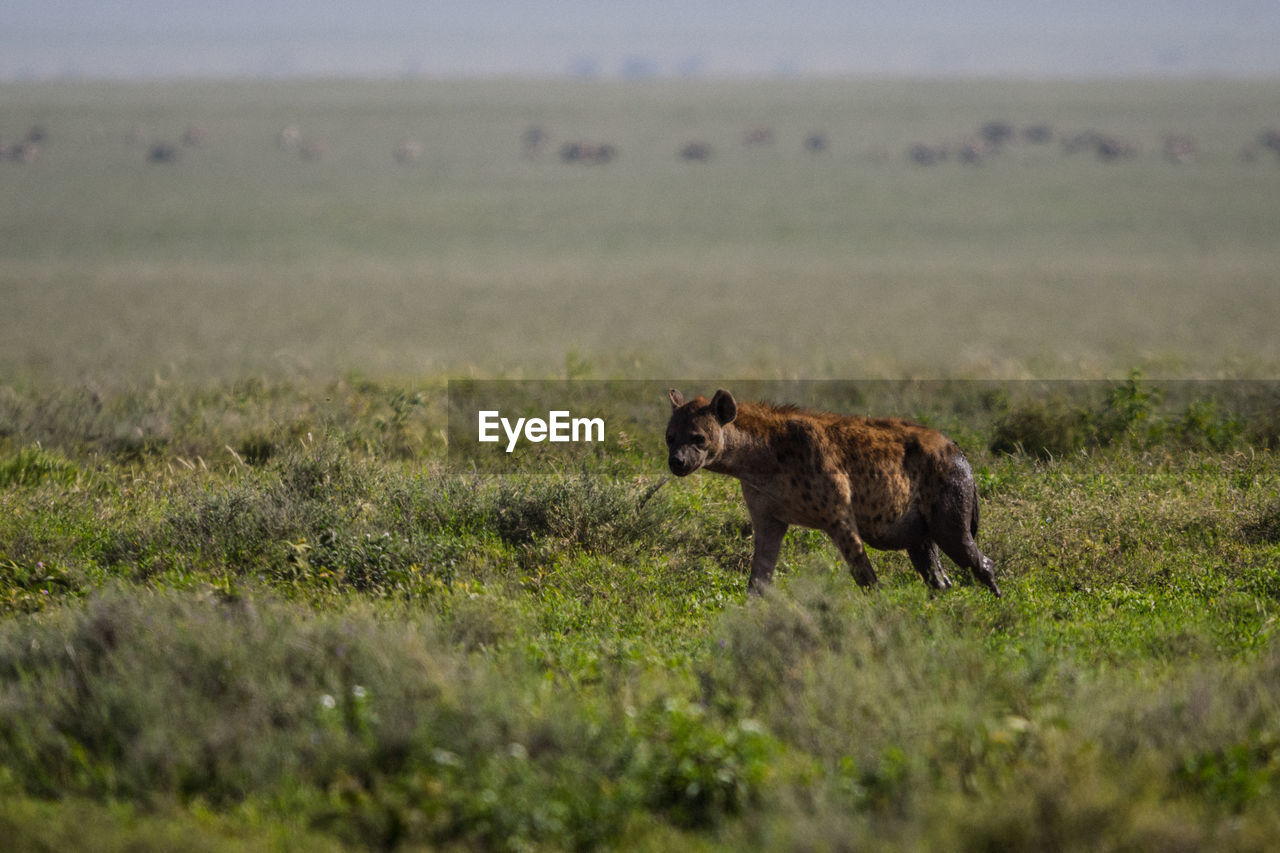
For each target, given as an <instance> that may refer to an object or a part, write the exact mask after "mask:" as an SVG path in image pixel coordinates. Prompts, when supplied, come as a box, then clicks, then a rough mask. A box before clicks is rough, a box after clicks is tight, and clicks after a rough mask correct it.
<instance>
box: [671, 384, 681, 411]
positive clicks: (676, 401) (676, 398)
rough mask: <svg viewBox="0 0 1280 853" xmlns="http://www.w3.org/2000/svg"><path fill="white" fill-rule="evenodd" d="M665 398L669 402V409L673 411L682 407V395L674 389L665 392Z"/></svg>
mask: <svg viewBox="0 0 1280 853" xmlns="http://www.w3.org/2000/svg"><path fill="white" fill-rule="evenodd" d="M667 397H668V398H669V399H670V400H671V408H672V409H673V410H674V409H678V408H680V407H681V406H683V405H684V395H683V394H681V393H680V392H679V391H677V390H676V389H674V388H672V389H671V390H670V391H668V392H667Z"/></svg>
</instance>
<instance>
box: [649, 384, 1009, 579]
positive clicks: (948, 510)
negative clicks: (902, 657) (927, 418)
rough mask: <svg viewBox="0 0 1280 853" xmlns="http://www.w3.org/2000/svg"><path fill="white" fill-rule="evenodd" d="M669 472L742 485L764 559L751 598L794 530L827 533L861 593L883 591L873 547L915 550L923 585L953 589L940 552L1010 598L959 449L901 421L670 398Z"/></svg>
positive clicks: (723, 397)
mask: <svg viewBox="0 0 1280 853" xmlns="http://www.w3.org/2000/svg"><path fill="white" fill-rule="evenodd" d="M669 396H670V398H671V420H670V421H669V422H668V424H667V452H668V458H667V464H668V465H669V466H670V468H671V472H672V473H673V474H675V475H676V476H677V477H684V476H687V475H689V474H692V473H693V472H694V471H696V470H698V469H699V468H706V469H707V470H708V471H715V472H716V473H718V474H728V475H730V476H732V477H737V478H738V479H739V480H741V481H742V495H743V497H744V498H746V501H747V510H748V511H749V512H750V514H751V526H752V529H753V534H754V539H755V554H754V555H753V556H752V558H751V581H750V583H749V584H748V589H749V590H750V591H752V592H757V593H758V592H760V591H761V590H762V589H763V587H764V586H765V585H766V584H768V583H769V581H770V580H771V579H772V577H773V568H774V566H775V565H777V562H778V550H779V549H780V548H781V546H782V537H783V534H785V533H786V532H787V527H788V526H789V525H792V524H798V525H801V526H802V527H812V528H815V529H817V530H821V531H823V532H825V533H826V534H827V535H828V536H830V537H831V538H832V540H834V541H835V543H836V546H837V547H839V549H840V553H841V555H843V556H844V558H845V561H846V562H848V564H849V570H850V571H851V572H852V574H853V578H854V580H856V581H857V582H858V583H859V584H861V585H863V586H870V585H872V584H874V583H875V582H876V573H875V569H873V568H872V567H871V561H870V560H869V559H868V558H867V552H866V549H865V548H864V547H863V546H864V545H870V546H871V547H873V548H879V549H882V550H899V549H905V550H906V552H907V555H908V556H909V557H910V558H911V565H912V566H914V567H915V569H916V571H917V572H919V573H920V576H921V577H922V578H924V582H925V583H926V584H928V585H929V586H931V587H934V588H936V589H946V588H947V587H949V586H951V580H950V579H949V578H948V577H947V575H946V573H945V572H943V570H942V565H941V563H940V562H939V560H938V549H939V548H941V549H942V550H943V552H944V553H946V555H947V556H948V557H950V558H951V559H952V560H953V561H955V563H956V564H957V565H959V566H962V567H965V568H968V569H969V570H970V571H971V572H973V575H974V577H975V578H977V579H978V580H979V581H981V582H982V583H983V584H984V585H985V586H986V587H987V588H988V589H989V590H991V591H992V592H993V593H995V594H996V595H1000V588H999V587H998V586H996V579H995V574H994V573H993V571H992V570H993V568H994V564H993V563H992V561H991V559H990V558H988V557H986V556H985V555H983V553H982V552H981V551H979V550H978V546H977V543H975V542H974V539H973V537H974V536H976V535H977V533H978V491H977V487H976V486H975V485H974V481H973V469H972V468H970V467H969V461H968V460H967V459H965V457H964V454H963V453H962V452H961V451H960V448H959V447H957V446H956V444H955V442H953V441H952V440H951V439H949V438H947V437H946V436H945V435H943V434H942V433H940V432H938V431H937V430H932V429H929V428H928V427H923V426H920V425H919V424H913V423H909V422H907V421H901V420H897V419H893V418H862V417H850V416H846V415H837V414H831V413H829V412H816V411H810V410H806V409H798V408H796V407H794V406H773V405H769V404H766V403H748V402H743V403H738V402H737V401H736V400H734V398H733V395H732V394H730V393H729V392H728V391H725V390H720V391H717V392H716V393H715V395H714V396H713V397H712V398H711V399H710V400H707V398H706V397H695V398H694V399H692V400H690V401H688V402H685V399H684V396H683V395H682V394H681V393H680V392H679V391H677V390H675V389H674V388H673V389H671V391H670V395H669Z"/></svg>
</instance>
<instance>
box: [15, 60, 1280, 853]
mask: <svg viewBox="0 0 1280 853" xmlns="http://www.w3.org/2000/svg"><path fill="white" fill-rule="evenodd" d="M1278 107H1280V99H1278V97H1277V93H1276V88H1275V87H1274V86H1273V85H1271V83H1270V82H1268V81H1259V82H1228V81H1208V82H1205V81H1174V82H1165V83H1145V82H1139V81H1127V82H1105V81H1098V82H1091V83H1047V82H1044V83H1012V82H998V81H964V82H959V81H954V82H936V81H825V82H816V83H813V82H803V81H772V82H767V83H760V82H757V83H748V82H727V81H718V82H713V81H703V82H684V83H675V82H660V83H652V84H650V83H645V84H636V85H621V84H618V85H615V84H599V85H597V84H581V83H520V82H510V81H507V82H501V81H491V82H485V83H473V82H447V83H446V82H402V83H373V82H367V83H353V82H337V81H331V82H312V83H298V84H281V83H272V84H257V83H253V84H250V83H223V84H212V83H197V82H189V83H172V84H156V85H151V84H148V85H142V84H137V85H130V84H115V83H111V84H108V83H101V84H100V83H89V82H71V83H41V84H11V85H5V86H3V87H0V131H3V133H4V134H6V135H8V136H12V135H14V134H16V133H20V132H21V130H22V129H23V128H25V127H27V126H29V125H31V124H35V123H39V124H41V125H43V126H45V127H46V128H47V130H48V132H49V143H48V144H47V146H46V147H45V150H44V151H43V155H42V158H41V160H40V161H39V162H38V163H35V164H28V165H23V164H18V163H10V162H6V163H0V167H2V168H0V197H3V198H4V199H5V204H4V205H3V206H0V293H3V300H2V302H0V305H2V308H0V376H2V377H3V378H0V837H3V838H5V839H6V840H7V843H8V844H9V845H10V846H11V847H13V848H14V849H19V850H26V849H30V850H44V849H64V848H69V847H70V848H76V847H85V846H93V847H94V848H95V849H106V850H168V849H173V848H174V847H175V846H181V847H183V848H184V849H195V850H201V849H207V850H221V849H245V848H250V849H290V850H291V849H317V850H325V849H334V850H339V849H368V848H378V849H509V850H561V849H598V848H604V849H627V850H632V849H639V850H670V849H705V850H722V849H744V848H745V849H849V848H854V849H862V848H870V849H893V850H900V849H971V850H988V849H1010V850H1044V849H1088V850H1098V849H1103V850H1114V849H1239V850H1264V849H1268V848H1269V847H1271V846H1273V845H1274V839H1275V837H1276V833H1277V830H1278V829H1280V809H1278V808H1277V806H1276V797H1275V796H1274V795H1275V792H1276V790H1277V789H1278V788H1280V729H1278V728H1277V723H1276V714H1275V709H1276V707H1277V703H1278V702H1280V645H1277V643H1278V641H1277V638H1276V632H1277V625H1278V624H1280V623H1278V622H1277V619H1278V617H1280V463H1278V462H1277V459H1276V455H1275V451H1276V448H1277V447H1280V408H1278V407H1277V400H1280V397H1278V396H1277V394H1276V391H1275V386H1274V384H1271V383H1269V382H1260V383H1244V382H1235V383H1231V382H1228V383H1221V384H1205V383H1179V382H1161V381H1157V380H1158V379H1159V378H1161V377H1170V376H1172V377H1219V376H1226V377H1233V378H1234V377H1243V376H1256V377H1263V378H1269V377H1274V376H1275V374H1276V370H1277V365H1278V364H1280V356H1278V355H1277V352H1276V350H1275V344H1274V343H1272V341H1273V340H1274V339H1275V335H1274V334H1273V332H1274V330H1273V329H1272V328H1271V327H1272V325H1273V321H1272V318H1273V317H1274V316H1275V315H1276V308H1277V305H1276V304H1275V301H1276V298H1277V297H1276V293H1277V290H1276V288H1275V286H1274V285H1275V273H1274V270H1275V269H1280V256H1278V255H1280V248H1277V247H1278V246H1280V241H1277V240H1276V239H1275V238H1276V233H1275V232H1276V224H1277V223H1278V222H1280V207H1277V204H1278V202H1277V199H1280V192H1278V190H1280V186H1277V184H1278V183H1280V167H1278V166H1277V165H1276V163H1274V162H1272V161H1271V160H1270V159H1266V158H1263V159H1262V160H1259V161H1258V162H1255V163H1252V164H1248V163H1242V162H1240V161H1239V160H1238V159H1237V157H1236V153H1237V150H1238V149H1239V148H1240V147H1241V146H1243V145H1245V144H1249V143H1251V142H1252V141H1253V140H1254V138H1255V136H1256V134H1257V132H1258V131H1259V130H1261V129H1262V128H1264V127H1267V126H1269V125H1271V124H1274V121H1275V116H1276V115H1277V113H1278V109H1277V108H1278ZM992 118H1004V119H1007V120H1010V121H1014V122H1015V123H1017V124H1027V123H1032V122H1048V123H1051V124H1053V125H1054V126H1055V127H1056V128H1057V129H1058V130H1060V131H1063V132H1066V131H1073V130H1082V129H1085V128H1090V127H1095V128H1098V129H1101V130H1105V131H1110V132H1113V133H1116V134H1118V135H1121V136H1124V137H1126V138H1128V139H1132V140H1134V141H1136V142H1138V143H1140V144H1141V146H1142V147H1143V151H1142V153H1141V154H1140V155H1139V156H1138V157H1136V158H1135V159H1133V160H1130V161H1126V162H1123V163H1114V164H1104V163H1100V162H1097V161H1095V160H1093V159H1092V158H1089V157H1085V156H1081V155H1075V156H1072V157H1068V156H1066V155H1064V154H1062V152H1061V151H1060V149H1059V148H1057V147H1056V146H1050V147H1048V148H1035V147H1030V146H1019V147H1018V148H1016V149H1014V150H1013V151H1010V152H1007V153H1006V155H1003V156H1001V157H1000V158H998V159H994V160H991V161H989V162H987V163H986V164H984V165H982V166H981V167H976V168H965V167H962V166H961V165H959V164H958V163H947V164H943V165H940V166H937V167H933V168H929V169H921V168H917V167H914V166H912V165H911V164H909V163H908V162H907V160H906V158H905V148H906V146H907V145H909V144H911V143H912V142H915V141H918V140H923V141H955V140H958V139H961V138H963V137H964V136H966V135H968V134H970V133H972V132H973V131H974V130H975V129H976V128H977V127H978V126H979V125H980V124H981V123H982V122H983V121H986V120H988V119H992ZM287 122H296V123H297V124H298V125H299V126H300V127H301V128H302V130H303V132H304V134H305V135H312V136H321V137H323V138H324V141H325V143H326V145H327V146H328V150H329V156H328V157H327V158H326V159H323V160H320V161H318V162H311V163H308V162H302V161H301V160H299V159H298V158H297V157H296V156H293V155H290V154H288V153H285V152H282V151H279V150H277V148H276V147H275V143H274V137H275V134H276V132H277V131H278V130H279V129H280V128H281V127H282V126H283V125H284V124H285V123H287ZM533 122H536V123H539V124H542V125H543V126H545V127H546V128H547V129H548V130H549V131H550V132H551V133H552V135H553V139H554V140H555V141H556V142H559V141H562V140H566V139H585V140H597V139H598V140H603V141H612V142H614V143H615V144H617V145H618V146H619V148H620V150H621V152H622V153H621V157H620V158H619V160H618V161H617V162H615V163H613V164H610V165H608V166H602V167H584V168H576V167H571V166H568V165H565V164H562V163H560V162H559V161H558V160H557V159H556V158H555V156H554V146H553V149H552V150H551V151H550V152H549V153H548V154H547V155H545V156H544V157H542V158H540V159H538V160H536V161H532V162H531V161H528V160H526V159H523V158H522V157H521V156H520V151H519V136H520V133H521V132H522V131H523V130H524V128H525V126H526V125H527V124H529V123H533ZM187 123H195V124H199V125H201V126H202V127H204V128H205V129H206V131H207V132H208V142H207V143H206V144H205V145H204V146H203V147H200V148H196V149H191V150H184V151H183V153H182V157H181V159H180V161H179V162H178V163H175V164H171V165H166V166H160V165H149V164H147V163H146V162H145V148H144V147H139V146H138V145H136V144H130V143H129V142H128V137H129V136H130V134H131V132H132V128H134V127H135V126H138V127H140V128H142V132H143V135H146V136H149V137H150V138H169V139H176V137H177V135H178V134H179V133H180V131H181V129H182V128H183V126H184V125H186V124H187ZM755 125H769V126H773V127H774V128H775V130H776V131H777V132H778V134H779V141H778V143H777V144H776V145H775V146H774V147H773V148H766V149H747V148H744V147H743V146H742V145H741V144H740V138H741V134H742V131H743V130H744V129H745V128H747V127H751V126H755ZM819 129H821V130H825V131H826V133H827V134H828V137H829V139H830V140H831V143H832V148H831V150H830V151H829V152H827V153H826V154H825V155H823V156H820V157H813V156H810V155H808V154H806V153H804V152H803V150H802V148H801V145H800V142H801V140H802V139H803V136H804V135H805V134H806V133H808V132H810V131H812V130H819ZM1166 131H1176V132H1182V133H1187V134H1190V135H1192V136H1194V137H1195V138H1196V139H1197V141H1198V142H1199V144H1200V147H1201V150H1202V156H1201V158H1200V159H1199V161H1198V162H1196V163H1194V164H1191V165H1187V166H1181V167H1179V166H1173V165H1171V164H1167V163H1165V162H1164V161H1163V160H1162V159H1161V158H1160V157H1159V155H1158V145H1159V139H1160V135H1161V134H1162V133H1164V132H1166ZM405 137H416V138H418V139H420V140H422V142H423V144H424V155H423V159H422V161H421V162H419V163H418V164H417V165H416V166H414V167H410V168H401V167H397V166H396V165H395V164H393V162H392V158H391V151H392V149H393V148H394V146H395V144H396V143H397V142H398V141H399V140H400V139H402V138H405ZM694 138H700V139H705V140H707V141H708V142H709V143H711V144H712V145H713V146H714V147H715V156H714V158H713V159H712V160H711V161H710V162H707V163H702V164H693V163H686V162H683V161H681V160H680V159H679V158H678V157H677V156H676V154H675V152H676V150H677V149H678V147H679V145H680V144H682V143H683V142H685V141H687V140H689V139H694ZM1268 156H1269V155H1268ZM658 376H675V377H680V376H683V377H684V378H682V379H679V380H678V382H679V384H681V385H682V387H683V390H685V391H686V393H707V392H710V391H711V390H713V389H714V388H715V387H717V385H718V384H727V385H728V386H729V387H730V388H732V389H734V390H735V393H738V394H740V395H742V396H747V397H749V396H755V395H756V394H763V395H765V396H769V397H773V398H777V399H778V400H779V401H787V400H795V401H797V402H801V403H805V404H809V405H821V406H828V407H831V408H835V409H838V410H841V411H849V412H864V413H873V414H900V415H906V416H910V417H913V418H916V419H919V420H922V421H924V422H926V423H929V424H932V425H935V426H938V427H940V428H942V429H944V430H946V431H947V432H948V433H949V434H950V435H952V436H953V437H955V438H956V439H957V440H958V441H959V443H960V444H961V445H962V446H963V447H964V448H965V450H966V453H967V454H968V455H969V458H970V459H971V460H972V462H973V465H974V469H975V473H976V476H977V481H978V485H979V490H980V494H981V499H982V530H981V533H980V535H979V540H980V543H981V545H982V547H983V549H984V551H985V552H986V553H988V554H990V555H991V556H992V557H993V558H994V559H995V561H996V564H997V574H998V575H999V578H1000V585H1001V587H1002V589H1003V590H1004V592H1005V596H1004V597H1003V598H1000V599H996V598H994V597H993V596H991V595H990V594H989V593H987V592H986V590H984V589H982V588H981V587H980V586H977V585H975V584H974V583H973V582H972V581H971V579H969V578H967V577H965V576H963V574H962V573H960V572H958V571H952V572H951V573H952V576H953V578H954V579H955V580H956V582H957V583H956V586H955V587H954V588H953V589H952V590H950V591H948V592H946V593H943V594H936V593H931V592H930V591H929V590H927V589H926V588H925V587H924V586H923V585H922V584H921V583H920V580H919V578H918V576H916V574H915V573H914V571H912V569H911V568H910V566H909V563H908V561H907V560H906V558H905V556H904V555H902V554H900V553H875V554H873V563H874V565H875V566H876V569H877V571H878V572H879V574H880V578H881V583H880V585H879V587H878V588H877V589H875V590H874V591H872V592H870V593H867V592H863V591H861V590H859V589H858V588H857V587H856V586H855V585H854V584H853V582H852V581H851V579H850V578H849V575H848V572H847V570H846V569H845V568H844V567H843V566H842V565H841V564H840V561H839V558H838V555H837V554H836V551H835V549H834V548H833V547H832V545H831V544H830V542H828V541H827V540H826V538H825V537H823V536H822V535H820V534H817V533H814V532H812V531H800V530H793V531H791V532H790V533H789V534H788V537H787V539H786V542H785V544H784V547H783V552H782V561H781V564H780V569H779V573H778V578H777V583H776V586H775V587H774V588H773V590H772V591H771V592H770V594H769V595H767V596H765V597H764V598H763V599H760V600H751V601H748V600H747V598H746V593H745V587H746V575H747V571H748V567H749V562H750V557H751V538H750V527H749V522H748V519H747V514H746V511H745V508H744V506H743V505H742V501H741V496H740V493H739V489H738V486H737V484H736V483H734V482H733V481H731V480H729V479H727V478H722V477H717V476H714V475H711V474H707V473H702V474H699V475H696V476H694V477H690V478H685V479H679V480H677V479H670V480H668V479H667V472H666V471H665V467H664V464H663V462H664V456H663V452H662V447H661V427H662V423H663V420H664V418H665V416H666V413H667V410H668V409H667V405H666V403H665V402H664V399H665V397H664V395H665V391H666V388H667V387H668V386H667V384H666V383H665V382H659V381H657V380H656V379H654V377H658ZM1027 376H1034V377H1037V378H1038V379H1043V378H1046V377H1054V376H1062V377H1068V378H1071V379H1080V378H1093V377H1107V378H1105V379H1104V380H1103V381H1101V382H1099V383H1092V384H1089V383H1085V384H1074V383H1053V382H1040V381H1031V382H1003V381H997V380H1000V379H1004V378H1009V377H1027ZM458 377H469V378H473V379H495V378H496V379H501V378H507V377H523V378H528V377H534V378H549V377H560V378H567V379H571V380H575V381H574V382H567V383H563V384H562V385H561V384H556V385H554V386H552V385H547V386H538V387H534V388H532V389H531V390H532V392H533V397H531V398H530V399H532V400H533V402H534V403H536V404H537V405H541V404H542V402H544V397H545V396H546V395H547V394H552V395H553V396H554V395H558V394H560V393H562V392H563V394H565V395H568V398H569V399H570V400H572V399H578V398H579V397H580V398H581V399H583V400H586V401H589V402H590V405H591V406H597V405H598V406H600V407H601V410H603V411H608V412H609V413H610V415H609V416H610V423H611V424H612V423H614V421H613V417H614V415H613V413H614V412H617V413H618V417H621V418H623V419H625V423H626V432H627V438H626V440H625V441H624V440H622V439H621V438H620V437H619V438H618V439H616V440H613V439H612V438H611V441H610V443H608V444H607V445H606V446H605V447H603V448H592V449H591V450H589V451H588V452H584V453H582V454H579V455H577V456H563V457H561V456H555V455H553V454H550V453H548V454H546V455H535V454H529V455H527V456H524V457H522V458H523V460H524V461H523V462H520V461H517V462H516V463H514V464H512V465H510V466H507V467H505V468H504V467H503V466H502V465H501V464H495V465H489V464H488V462H486V461H484V460H480V459H470V458H467V457H466V456H465V455H461V456H460V455H458V454H456V453H454V454H451V453H450V452H449V450H448V444H449V442H450V441H453V442H454V443H455V444H456V442H457V436H456V435H453V434H451V433H450V431H449V426H450V424H449V415H450V411H449V399H448V397H449V394H448V393H447V391H448V387H447V383H448V382H449V380H450V379H456V378H458ZM735 377H736V379H735ZM847 377H854V378H856V380H857V381H855V382H852V383H825V382H821V381H818V382H810V381H807V380H826V379H838V378H847ZM873 377H927V378H930V379H932V378H940V379H942V380H944V381H920V380H910V381H904V382H896V381H895V382H877V381H871V378H873ZM956 377H966V378H972V379H976V380H979V381H949V380H953V379H955V378H956ZM604 378H607V379H609V380H611V381H607V382H582V381H581V380H586V379H604ZM614 380H616V381H614ZM759 380H777V381H775V382H773V383H772V384H768V383H766V382H761V381H759ZM483 384H484V383H479V385H483ZM458 387H461V385H459V386H458ZM481 390H482V391H483V390H484V388H481ZM517 390H519V389H517ZM524 390H530V389H529V388H526V389H524ZM539 393H541V394H542V395H543V396H542V397H539V396H538V394H539ZM531 405H532V403H531ZM491 469H492V470H494V471H497V472H498V473H486V472H489V471H491Z"/></svg>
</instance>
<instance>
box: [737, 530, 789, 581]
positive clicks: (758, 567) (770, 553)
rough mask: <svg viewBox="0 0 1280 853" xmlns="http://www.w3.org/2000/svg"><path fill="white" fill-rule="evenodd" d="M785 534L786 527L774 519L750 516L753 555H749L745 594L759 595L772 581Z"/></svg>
mask: <svg viewBox="0 0 1280 853" xmlns="http://www.w3.org/2000/svg"><path fill="white" fill-rule="evenodd" d="M786 532H787V525H786V524H784V523H783V522H781V521H778V520H777V519H776V518H771V517H757V516H756V513H752V514H751V538H752V543H753V544H754V546H755V553H753V554H752V555H751V580H750V581H748V582H747V592H750V593H754V594H755V595H760V594H761V593H763V592H764V588H765V587H766V586H768V585H769V583H770V582H771V581H772V580H773V569H774V567H775V566H777V565H778V552H779V551H781V550H782V537H783V536H785V535H786Z"/></svg>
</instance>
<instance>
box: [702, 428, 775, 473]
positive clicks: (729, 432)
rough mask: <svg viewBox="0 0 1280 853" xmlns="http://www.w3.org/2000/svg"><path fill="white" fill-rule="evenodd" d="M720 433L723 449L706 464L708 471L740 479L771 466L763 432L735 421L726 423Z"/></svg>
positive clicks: (770, 456)
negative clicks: (713, 459) (712, 460)
mask: <svg viewBox="0 0 1280 853" xmlns="http://www.w3.org/2000/svg"><path fill="white" fill-rule="evenodd" d="M720 434H721V437H722V440H723V441H724V449H723V450H721V451H720V454H719V455H718V456H717V457H716V461H715V462H712V463H710V464H709V465H707V466H706V467H707V470H708V471H714V472H716V473H717V474H728V475H729V476H730V477H737V478H738V479H742V478H743V477H744V476H745V477H750V476H751V475H753V474H762V473H765V472H766V471H767V470H768V469H769V468H770V467H771V466H772V463H773V461H774V458H773V452H772V451H771V450H770V449H769V445H768V441H767V440H766V438H765V435H764V433H762V432H758V431H756V430H753V429H751V426H750V424H748V425H747V426H746V427H745V428H744V427H743V426H740V425H739V424H738V423H737V422H734V423H731V424H727V425H726V426H725V427H724V428H723V430H722V431H721V433H720Z"/></svg>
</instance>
